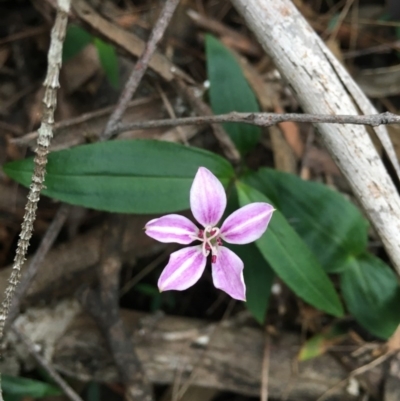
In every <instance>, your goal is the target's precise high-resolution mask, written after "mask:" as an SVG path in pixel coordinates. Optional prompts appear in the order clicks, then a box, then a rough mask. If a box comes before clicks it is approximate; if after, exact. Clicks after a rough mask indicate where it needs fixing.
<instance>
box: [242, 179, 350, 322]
mask: <svg viewBox="0 0 400 401" xmlns="http://www.w3.org/2000/svg"><path fill="white" fill-rule="evenodd" d="M236 188H237V190H238V194H239V203H240V205H241V206H244V205H246V204H248V203H251V202H268V203H271V202H270V201H269V199H268V198H267V197H266V196H265V195H263V194H262V193H260V192H258V191H257V190H256V189H254V188H252V187H249V186H247V185H245V184H243V183H240V182H238V183H237V184H236ZM256 245H257V247H258V249H259V250H260V252H261V254H262V255H263V257H264V258H265V259H266V260H267V261H268V263H269V264H270V265H271V267H272V269H273V270H274V271H275V273H276V274H277V275H278V276H279V277H280V278H281V279H282V280H283V281H284V282H285V283H286V284H287V285H288V286H289V287H290V288H291V289H292V290H293V291H294V292H295V293H296V294H297V295H298V296H300V297H301V298H302V299H304V301H306V302H308V303H310V304H311V305H313V306H314V307H315V308H317V309H322V310H324V311H325V312H328V313H330V314H332V315H335V316H341V315H342V314H343V308H342V305H341V303H340V300H339V297H338V295H337V293H336V291H335V289H334V287H333V285H332V283H331V281H330V280H329V278H328V276H327V275H326V273H325V272H324V270H323V269H322V267H321V265H320V264H319V263H318V260H317V259H316V257H315V256H314V254H313V253H312V252H311V251H310V249H309V248H308V247H307V245H306V244H305V243H304V242H303V241H302V239H301V238H300V237H299V236H298V234H297V233H296V232H295V231H294V230H293V228H292V227H291V226H290V225H289V223H288V222H287V220H286V219H285V218H284V217H283V215H282V214H281V213H280V212H279V211H275V212H274V215H273V216H272V220H271V223H270V225H269V228H268V230H267V232H266V233H265V234H264V235H263V236H262V237H261V238H260V239H259V240H258V241H256Z"/></svg>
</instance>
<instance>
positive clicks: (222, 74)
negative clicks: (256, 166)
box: [206, 35, 261, 154]
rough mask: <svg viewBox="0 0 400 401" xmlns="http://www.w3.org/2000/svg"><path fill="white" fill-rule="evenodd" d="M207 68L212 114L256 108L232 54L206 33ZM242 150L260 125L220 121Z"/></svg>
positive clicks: (251, 143)
mask: <svg viewBox="0 0 400 401" xmlns="http://www.w3.org/2000/svg"><path fill="white" fill-rule="evenodd" d="M206 54H207V72H208V79H209V81H210V101H211V107H212V110H213V112H214V113H215V114H223V113H229V112H231V111H238V112H258V111H260V109H259V107H258V104H257V100H256V97H255V95H254V93H253V91H252V90H251V88H250V86H249V84H248V83H247V80H246V78H245V77H244V75H243V72H242V70H241V68H240V66H239V64H238V62H237V60H236V58H235V57H234V55H233V54H232V53H231V52H230V50H229V49H227V48H226V47H225V46H224V45H223V44H222V43H221V42H220V41H219V40H217V39H216V38H214V37H213V36H211V35H207V36H206ZM223 127H224V128H225V130H226V132H227V133H228V135H229V136H230V137H231V139H232V141H233V142H234V143H235V145H236V146H237V148H238V149H239V150H240V152H241V153H242V154H245V153H247V152H248V151H249V150H251V149H252V148H253V147H254V146H255V145H256V143H257V142H258V140H259V138H260V135H261V129H260V128H259V127H255V126H252V125H247V124H237V123H225V124H223Z"/></svg>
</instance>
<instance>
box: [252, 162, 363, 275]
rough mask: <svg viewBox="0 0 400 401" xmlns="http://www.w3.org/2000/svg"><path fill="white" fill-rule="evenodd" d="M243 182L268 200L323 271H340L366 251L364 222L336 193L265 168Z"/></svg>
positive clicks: (357, 211) (359, 214) (350, 204)
mask: <svg viewBox="0 0 400 401" xmlns="http://www.w3.org/2000/svg"><path fill="white" fill-rule="evenodd" d="M244 181H245V182H246V183H247V184H249V185H251V186H252V187H254V188H257V189H258V190H259V191H260V192H262V193H263V194H265V195H266V196H267V197H269V198H270V199H271V200H272V202H273V203H274V205H275V206H276V207H277V208H278V209H279V210H280V211H281V212H282V213H283V214H284V216H285V217H286V219H287V220H288V221H289V222H290V223H291V225H292V227H293V228H294V229H295V230H296V231H297V233H298V234H299V235H300V237H301V238H302V239H303V240H304V241H305V242H306V244H307V245H308V246H309V247H310V249H311V250H312V251H313V252H314V254H315V255H316V256H317V258H318V260H319V262H320V263H321V265H322V267H323V268H324V270H325V271H327V272H329V273H332V272H340V271H342V270H343V269H344V267H345V266H346V265H347V261H348V260H349V259H351V258H352V257H355V256H357V255H360V254H362V253H363V252H364V251H365V250H366V247H367V239H368V238H367V228H368V222H367V220H366V219H364V217H363V216H362V214H361V213H360V211H359V210H358V209H357V208H356V206H354V205H353V204H352V203H351V202H350V201H348V200H347V199H346V198H345V197H344V196H343V195H342V194H340V193H339V192H335V191H333V190H332V189H330V188H328V187H327V186H326V185H322V184H318V183H315V182H310V181H304V180H302V179H300V178H298V177H297V176H295V175H293V174H287V173H283V172H280V171H276V170H272V169H266V168H262V169H260V170H259V171H258V172H257V173H252V174H249V175H248V176H246V177H245V178H244Z"/></svg>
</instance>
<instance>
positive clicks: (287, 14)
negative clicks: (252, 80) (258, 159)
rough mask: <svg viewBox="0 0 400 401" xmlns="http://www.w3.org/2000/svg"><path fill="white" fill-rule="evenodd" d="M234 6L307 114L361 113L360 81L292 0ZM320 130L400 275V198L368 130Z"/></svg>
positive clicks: (240, 1)
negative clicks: (351, 86) (356, 87)
mask: <svg viewBox="0 0 400 401" xmlns="http://www.w3.org/2000/svg"><path fill="white" fill-rule="evenodd" d="M232 3H233V4H234V6H235V7H236V9H237V10H238V12H239V13H240V14H241V15H242V16H243V17H244V19H245V20H246V23H247V25H248V26H249V28H250V29H252V30H253V32H254V34H255V35H256V37H257V38H258V40H259V42H260V44H261V45H262V47H263V48H264V50H265V51H266V52H267V53H268V54H269V56H270V57H271V58H272V60H273V61H274V63H275V65H276V67H277V68H278V69H279V71H280V73H281V74H282V76H283V77H284V79H285V80H286V81H287V83H288V85H289V86H290V88H291V89H292V90H293V93H294V95H295V96H296V97H297V99H298V101H299V102H300V104H301V106H302V108H303V109H304V111H305V112H306V113H315V114H333V115H335V114H354V115H357V114H359V113H358V110H357V106H356V104H357V99H355V98H352V97H351V96H350V95H349V92H348V90H347V88H346V86H348V85H349V82H351V83H352V84H353V83H354V81H353V80H352V78H351V77H350V76H349V75H348V74H347V72H346V71H345V70H344V69H343V68H342V67H341V66H340V65H338V64H339V63H338V62H337V61H336V60H335V59H334V56H333V55H332V54H331V53H330V51H329V50H328V49H327V48H326V46H325V44H324V43H323V42H322V40H321V39H320V38H319V37H318V35H317V34H316V33H315V32H314V31H313V29H312V28H311V27H310V25H309V24H308V23H307V21H306V20H305V19H304V18H303V16H302V15H301V14H300V12H299V11H298V10H297V9H296V7H295V6H294V5H293V3H292V2H291V1H290V0H232ZM354 85H355V84H354ZM353 93H354V92H353ZM372 108H373V106H372V105H371V109H372ZM316 127H317V130H318V132H319V134H320V136H321V138H322V140H323V142H324V143H325V145H326V147H327V149H328V151H329V152H330V153H331V155H332V157H333V159H334V160H335V161H336V163H337V164H338V166H339V168H340V170H341V171H342V173H343V175H344V176H345V177H346V179H347V180H348V181H349V183H350V185H351V187H352V189H353V192H354V194H355V195H356V196H357V198H358V199H359V201H360V203H361V205H362V206H363V208H364V209H365V212H366V214H367V216H368V218H369V220H370V222H371V223H372V225H373V226H374V228H375V229H376V231H377V233H378V234H379V236H380V238H381V240H382V242H383V245H384V246H385V249H386V251H387V253H388V255H389V257H390V259H391V260H392V262H393V265H394V267H395V268H396V271H397V273H398V274H399V275H400V241H399V233H400V198H399V196H398V193H397V191H396V188H395V186H394V184H393V182H392V180H391V178H390V177H389V175H388V173H387V171H386V169H385V167H384V166H383V163H382V161H381V159H380V157H379V154H378V153H377V151H376V149H375V147H374V145H373V143H372V141H371V139H370V137H369V135H368V133H367V130H366V128H365V127H363V126H354V125H351V126H350V125H343V126H340V125H332V124H316ZM389 153H390V152H389ZM396 162H397V161H396Z"/></svg>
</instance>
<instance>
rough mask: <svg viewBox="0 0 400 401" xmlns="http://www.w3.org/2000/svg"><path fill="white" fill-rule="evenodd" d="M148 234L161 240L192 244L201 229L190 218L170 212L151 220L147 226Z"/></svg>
mask: <svg viewBox="0 0 400 401" xmlns="http://www.w3.org/2000/svg"><path fill="white" fill-rule="evenodd" d="M145 230H146V234H147V235H148V236H149V237H151V238H154V239H156V240H157V241H160V242H176V243H178V244H185V245H186V244H190V243H191V242H193V241H194V237H195V236H197V233H198V232H199V229H198V228H197V227H196V226H195V224H194V223H192V222H191V221H190V220H189V219H187V218H186V217H184V216H180V215H179V214H168V215H166V216H162V217H160V218H158V219H154V220H150V221H149V222H148V223H147V224H146V227H145Z"/></svg>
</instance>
